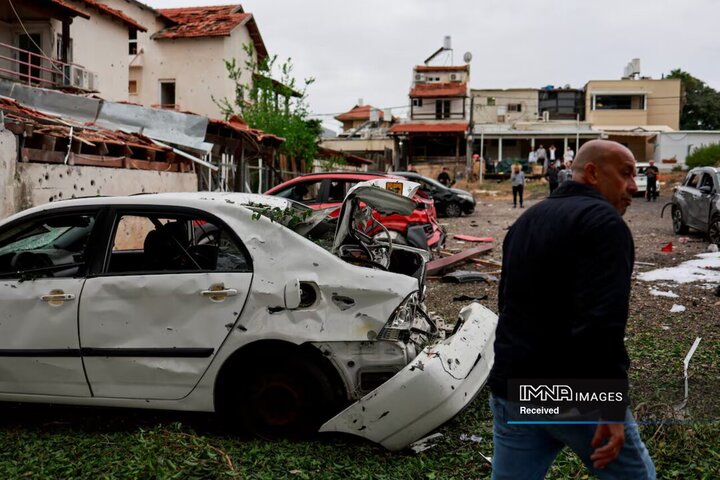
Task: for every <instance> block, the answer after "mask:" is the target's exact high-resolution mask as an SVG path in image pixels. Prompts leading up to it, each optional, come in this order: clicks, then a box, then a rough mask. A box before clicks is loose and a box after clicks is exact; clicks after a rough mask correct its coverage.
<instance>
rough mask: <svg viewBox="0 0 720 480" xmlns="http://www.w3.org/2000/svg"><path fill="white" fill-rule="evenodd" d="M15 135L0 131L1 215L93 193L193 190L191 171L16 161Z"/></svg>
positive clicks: (193, 176) (193, 179) (118, 193)
mask: <svg viewBox="0 0 720 480" xmlns="http://www.w3.org/2000/svg"><path fill="white" fill-rule="evenodd" d="M15 145H16V144H15V136H14V135H13V134H12V133H10V132H8V131H6V130H1V131H0V188H1V189H2V200H3V201H2V206H1V207H0V208H1V209H0V214H2V218H5V217H7V216H8V215H10V214H13V213H15V212H18V211H20V210H24V209H26V208H30V207H33V206H36V205H41V204H43V203H48V202H54V201H58V200H66V199H70V198H75V197H84V196H95V195H107V196H112V195H129V194H133V193H143V192H145V193H149V192H194V191H197V177H196V176H195V174H194V173H175V172H157V171H148V170H129V169H122V168H100V167H86V166H71V165H55V164H46V163H18V162H17V161H16V158H17V151H16V146H15Z"/></svg>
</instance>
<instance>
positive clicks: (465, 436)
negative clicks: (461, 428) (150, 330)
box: [460, 433, 482, 443]
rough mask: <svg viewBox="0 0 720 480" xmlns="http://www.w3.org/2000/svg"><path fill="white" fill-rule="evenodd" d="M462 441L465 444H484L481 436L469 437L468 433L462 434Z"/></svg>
mask: <svg viewBox="0 0 720 480" xmlns="http://www.w3.org/2000/svg"><path fill="white" fill-rule="evenodd" d="M460 440H462V441H464V442H475V443H480V442H482V437H481V436H480V435H468V434H467V433H461V434H460Z"/></svg>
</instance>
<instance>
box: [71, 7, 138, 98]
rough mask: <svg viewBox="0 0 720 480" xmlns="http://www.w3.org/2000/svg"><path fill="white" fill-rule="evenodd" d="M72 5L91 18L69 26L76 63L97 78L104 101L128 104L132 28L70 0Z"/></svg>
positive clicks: (74, 61) (79, 19) (76, 19)
mask: <svg viewBox="0 0 720 480" xmlns="http://www.w3.org/2000/svg"><path fill="white" fill-rule="evenodd" d="M70 3H71V4H72V5H73V7H75V8H78V9H79V10H82V11H84V12H86V13H87V14H88V15H90V19H89V20H86V19H84V18H80V17H75V19H74V20H73V23H72V24H71V25H70V37H71V38H72V41H73V63H77V64H78V65H82V66H83V67H85V68H86V69H88V70H90V71H91V72H95V73H97V74H98V80H99V84H100V88H99V90H100V93H99V95H100V96H101V97H103V98H105V99H107V100H112V101H116V102H126V101H127V100H128V93H127V88H128V38H129V26H128V25H126V24H125V23H121V22H120V21H119V20H115V19H113V18H112V17H110V16H108V15H107V14H104V13H99V12H98V11H97V10H96V9H92V8H88V7H87V4H86V3H85V2H80V1H77V0H71V1H70ZM58 31H61V30H58Z"/></svg>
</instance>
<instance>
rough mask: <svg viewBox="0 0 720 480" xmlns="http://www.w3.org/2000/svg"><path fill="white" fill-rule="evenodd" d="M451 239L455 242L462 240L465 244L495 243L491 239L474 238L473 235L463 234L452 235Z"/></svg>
mask: <svg viewBox="0 0 720 480" xmlns="http://www.w3.org/2000/svg"><path fill="white" fill-rule="evenodd" d="M453 238H454V239H456V240H463V241H465V242H486V243H491V242H494V241H495V239H494V238H493V237H475V236H473V235H463V234H458V235H453Z"/></svg>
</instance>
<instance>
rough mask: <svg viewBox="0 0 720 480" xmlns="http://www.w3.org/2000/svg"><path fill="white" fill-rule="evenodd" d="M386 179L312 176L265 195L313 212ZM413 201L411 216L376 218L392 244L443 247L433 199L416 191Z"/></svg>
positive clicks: (367, 175) (338, 174)
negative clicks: (351, 191) (367, 183)
mask: <svg viewBox="0 0 720 480" xmlns="http://www.w3.org/2000/svg"><path fill="white" fill-rule="evenodd" d="M388 176H389V175H382V174H379V173H353V172H334V173H311V174H307V175H302V176H299V177H295V178H293V179H292V180H288V181H287V182H283V183H281V184H280V185H276V186H275V187H273V188H271V189H270V190H268V191H267V192H265V194H266V195H276V196H278V197H283V198H289V199H291V200H296V201H298V202H301V203H304V204H305V205H308V206H309V207H311V208H313V209H316V210H317V209H321V208H329V207H339V206H340V205H341V204H342V202H343V200H344V199H345V195H347V192H348V190H349V189H350V188H351V187H352V186H354V185H355V184H356V183H358V182H364V181H366V180H373V179H375V178H387V177H388ZM398 178H400V177H398ZM414 200H415V201H416V202H417V204H418V207H417V208H416V209H415V211H414V212H413V213H412V214H411V215H409V216H403V215H397V214H393V215H387V216H380V215H379V214H377V215H376V216H377V219H378V220H379V221H380V222H381V223H382V224H383V225H385V226H386V227H387V229H388V230H389V231H390V232H394V235H396V236H395V238H393V241H400V242H404V243H406V244H407V245H410V246H413V247H418V248H424V249H429V248H436V247H440V246H442V245H443V244H444V243H445V233H444V232H443V230H442V229H441V228H440V225H439V224H438V221H437V212H436V211H435V203H434V202H433V199H432V198H430V197H429V196H428V195H427V194H425V193H423V192H421V191H418V192H417V194H416V195H415V197H414ZM337 214H338V212H334V213H333V215H337Z"/></svg>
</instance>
